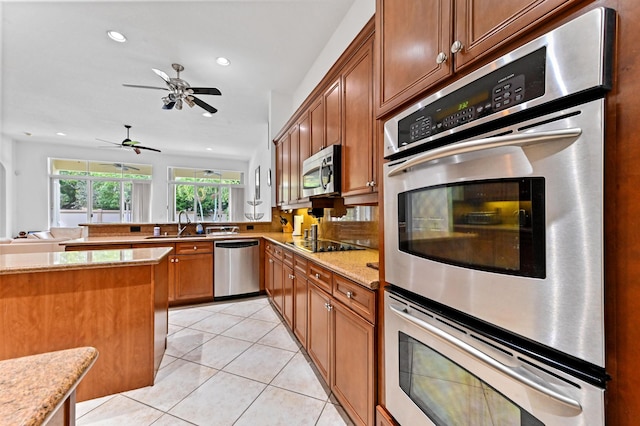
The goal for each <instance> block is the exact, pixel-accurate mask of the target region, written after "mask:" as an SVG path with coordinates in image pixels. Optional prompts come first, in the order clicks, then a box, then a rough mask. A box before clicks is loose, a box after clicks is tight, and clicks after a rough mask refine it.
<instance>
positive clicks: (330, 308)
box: [327, 303, 333, 311]
mask: <svg viewBox="0 0 640 426" xmlns="http://www.w3.org/2000/svg"><path fill="white" fill-rule="evenodd" d="M331 310H333V306H331V303H327V311H331Z"/></svg>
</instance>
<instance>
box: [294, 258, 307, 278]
mask: <svg viewBox="0 0 640 426" xmlns="http://www.w3.org/2000/svg"><path fill="white" fill-rule="evenodd" d="M307 264H308V262H307V259H305V258H304V257H300V256H294V257H293V269H294V272H295V273H296V274H301V275H307V267H308V265H307Z"/></svg>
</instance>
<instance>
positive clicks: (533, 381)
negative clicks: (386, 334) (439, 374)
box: [389, 305, 582, 414]
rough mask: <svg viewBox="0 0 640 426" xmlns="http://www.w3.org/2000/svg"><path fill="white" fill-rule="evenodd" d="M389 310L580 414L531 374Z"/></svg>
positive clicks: (576, 404)
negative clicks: (528, 375)
mask: <svg viewBox="0 0 640 426" xmlns="http://www.w3.org/2000/svg"><path fill="white" fill-rule="evenodd" d="M389 308H391V311H392V312H393V313H394V314H396V315H398V316H399V317H400V318H402V319H404V320H405V321H409V322H411V323H413V324H414V325H417V326H418V327H420V328H421V329H423V330H425V331H426V332H428V333H430V334H432V335H434V336H435V337H437V338H439V339H440V340H443V341H445V342H446V343H449V344H450V345H453V346H454V347H456V348H458V349H460V350H462V351H463V352H466V353H467V354H469V355H471V356H472V357H474V358H476V359H477V360H479V361H481V362H482V363H483V364H485V365H487V366H488V367H490V368H493V369H494V370H496V371H498V372H500V373H503V374H505V375H507V376H509V377H511V378H512V379H514V380H516V381H518V382H520V383H522V384H523V385H525V386H527V387H530V388H531V389H534V390H536V391H538V392H540V393H541V394H543V395H544V396H546V397H549V398H551V399H553V400H555V401H557V402H559V403H561V404H563V405H564V406H566V407H569V408H571V409H572V410H574V411H575V412H576V414H577V413H580V412H582V406H580V403H579V402H578V401H575V400H573V399H571V398H569V397H568V396H565V395H563V394H561V393H559V392H558V391H556V390H554V389H551V388H549V387H546V386H545V385H544V383H543V380H542V379H540V378H538V377H537V376H535V375H534V374H532V373H529V374H530V375H531V376H533V377H534V378H530V377H527V376H525V375H523V374H522V373H521V372H519V371H517V370H515V369H514V368H511V367H509V366H506V365H504V364H503V363H501V362H500V361H498V360H496V359H494V358H492V357H490V356H489V355H487V354H485V353H483V352H481V351H479V350H477V349H476V348H474V347H473V346H471V345H469V344H468V343H465V342H463V341H462V340H460V339H458V338H457V337H455V336H452V335H451V334H449V333H446V332H445V331H443V330H440V329H439V328H437V327H434V326H433V325H431V324H429V323H427V322H425V321H422V320H421V319H419V318H416V317H414V316H413V315H411V314H409V313H408V312H406V311H404V310H402V309H398V308H396V307H395V306H393V305H389Z"/></svg>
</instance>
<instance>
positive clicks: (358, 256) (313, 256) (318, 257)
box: [262, 232, 380, 290]
mask: <svg viewBox="0 0 640 426" xmlns="http://www.w3.org/2000/svg"><path fill="white" fill-rule="evenodd" d="M262 236H263V237H264V238H266V239H267V240H269V241H272V242H274V243H278V244H280V245H282V246H283V247H285V248H287V249H289V250H292V251H293V252H295V253H296V254H298V255H300V256H303V257H305V258H307V259H309V260H312V261H314V262H316V263H317V264H319V265H321V266H325V267H327V268H329V269H331V270H333V271H334V272H337V273H339V274H340V275H342V276H344V277H346V278H349V279H351V280H353V281H355V282H357V283H358V284H360V285H362V286H364V287H367V288H369V289H371V290H376V289H377V288H378V287H379V286H380V274H379V272H378V270H377V269H374V268H372V267H370V266H367V264H376V263H377V262H378V259H379V254H378V251H377V250H372V249H365V250H351V251H337V252H322V253H311V252H308V251H306V250H302V249H300V248H297V247H296V246H294V245H293V244H290V242H292V241H294V240H297V239H300V240H301V239H302V238H301V237H293V236H291V234H288V233H279V232H273V233H268V234H262Z"/></svg>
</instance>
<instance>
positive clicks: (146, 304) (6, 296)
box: [0, 248, 170, 401]
mask: <svg viewBox="0 0 640 426" xmlns="http://www.w3.org/2000/svg"><path fill="white" fill-rule="evenodd" d="M169 253H170V249H167V248H148V249H146V248H139V249H123V250H95V251H75V252H49V253H32V254H7V255H0V323H2V324H3V327H1V328H0V361H1V360H8V359H12V358H18V357H24V356H29V355H35V354H41V353H45V352H51V351H59V350H64V349H71V348H76V347H84V346H91V347H94V348H96V349H97V350H98V352H99V353H100V357H99V359H98V360H97V361H96V363H95V365H94V367H93V368H92V369H91V371H89V372H88V373H87V375H86V377H85V378H84V380H83V381H82V383H81V384H80V385H79V386H78V389H77V399H78V401H83V400H87V399H92V398H97V397H100V396H104V395H110V394H114V393H118V392H123V391H126V390H131V389H137V388H140V387H144V386H150V385H153V382H154V378H155V374H156V372H157V371H158V368H159V366H160V362H161V360H162V356H163V354H164V350H165V347H166V336H167V311H168V301H167V292H168V287H167V280H168V265H169V260H168V256H167V255H168V254H169Z"/></svg>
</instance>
